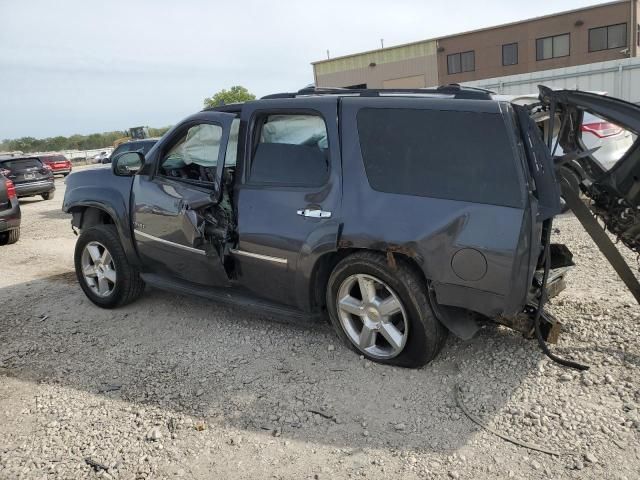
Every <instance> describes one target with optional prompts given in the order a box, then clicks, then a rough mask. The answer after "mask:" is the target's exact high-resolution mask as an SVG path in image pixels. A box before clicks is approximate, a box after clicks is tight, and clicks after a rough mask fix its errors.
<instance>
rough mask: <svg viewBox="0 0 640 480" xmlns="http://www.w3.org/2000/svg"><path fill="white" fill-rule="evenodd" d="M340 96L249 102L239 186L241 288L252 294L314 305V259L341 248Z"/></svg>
mask: <svg viewBox="0 0 640 480" xmlns="http://www.w3.org/2000/svg"><path fill="white" fill-rule="evenodd" d="M337 104H338V103H337V99H336V98H329V97H324V98H319V97H313V98H296V99H278V100H264V101H260V102H255V103H252V104H247V105H246V106H245V107H244V109H243V113H242V122H243V123H245V124H246V125H247V127H248V134H247V135H246V137H245V143H244V148H243V151H244V156H243V160H244V161H243V162H241V166H242V172H241V181H240V182H239V184H238V185H237V187H236V195H235V204H236V208H237V212H238V213H237V231H238V245H237V248H235V249H234V250H233V256H234V259H235V263H236V265H237V270H238V273H239V276H240V281H241V282H242V284H243V285H244V286H245V287H247V288H248V289H250V290H251V291H253V292H254V293H255V294H257V295H259V296H262V297H265V298H268V299H270V300H273V301H276V302H280V303H283V304H287V305H292V306H296V307H299V308H302V309H307V308H308V307H309V304H308V300H309V297H310V293H311V291H310V284H309V282H310V279H311V276H312V269H313V265H314V264H315V261H316V260H317V258H318V257H319V256H320V255H322V254H323V253H325V252H327V251H332V250H335V249H336V244H337V238H338V231H339V226H340V202H341V163H340V145H339V138H338V129H337V120H336V119H337V116H338V110H337Z"/></svg>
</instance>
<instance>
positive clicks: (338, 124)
mask: <svg viewBox="0 0 640 480" xmlns="http://www.w3.org/2000/svg"><path fill="white" fill-rule="evenodd" d="M541 99H542V101H541V102H540V103H539V104H538V106H537V108H538V109H537V110H536V112H537V113H538V114H540V113H541V112H546V113H547V114H548V117H549V118H551V119H555V118H556V117H557V118H558V122H557V125H561V128H564V129H565V130H566V129H567V128H569V127H567V125H568V123H567V122H565V121H564V120H563V118H564V117H563V115H561V114H562V113H563V112H565V113H566V112H569V111H570V110H571V108H574V107H575V104H571V105H569V104H563V103H562V102H561V100H562V99H560V98H559V97H557V98H556V97H554V98H553V99H552V100H549V98H547V99H546V101H545V100H544V99H543V98H542V96H541ZM578 108H581V107H578ZM636 108H637V107H636ZM596 110H597V108H596ZM550 111H551V113H549V112H550ZM532 112H534V111H533V110H532V109H531V108H524V107H521V106H517V105H512V104H511V103H508V102H504V101H497V100H494V98H493V96H492V95H491V93H490V92H486V91H479V90H476V89H467V88H462V87H459V86H447V87H441V88H439V89H433V90H425V89H421V90H402V91H375V90H338V89H334V90H321V89H307V90H302V91H300V92H297V93H287V94H275V95H270V96H267V97H265V98H262V99H260V100H256V101H251V102H247V103H244V104H237V105H227V106H221V107H217V108H213V109H207V110H204V111H202V112H200V113H197V114H195V115H192V116H191V117H188V118H187V119H185V120H183V121H182V122H180V123H179V124H178V125H176V126H175V127H174V128H173V129H172V130H170V131H169V132H168V133H167V134H165V135H164V137H163V138H162V139H161V140H160V141H159V142H158V143H157V144H156V145H155V146H154V147H153V149H152V150H151V151H150V152H148V154H147V155H146V156H145V155H142V154H141V153H139V152H128V153H124V154H122V155H120V156H117V157H115V158H114V159H113V165H112V170H104V169H102V170H91V171H83V172H78V173H74V174H72V175H71V176H70V177H69V178H68V180H67V189H66V194H65V199H64V206H63V209H64V211H66V212H68V213H71V214H73V220H72V224H73V226H74V228H76V229H79V230H80V231H81V233H80V236H79V239H78V242H77V246H76V251H75V266H76V272H77V277H78V281H79V283H80V285H81V287H82V289H83V290H84V292H85V293H86V295H87V296H88V297H89V299H91V301H93V302H94V303H95V304H97V305H99V306H101V307H104V308H113V307H117V306H120V305H123V304H125V303H127V302H131V301H133V300H134V299H136V298H137V297H138V296H139V295H141V294H142V292H143V289H144V286H145V284H151V285H153V286H156V287H160V288H166V289H171V290H174V291H179V292H184V293H191V294H196V295H200V296H204V297H208V298H211V299H213V300H216V301H221V302H234V303H239V304H242V305H246V306H251V307H256V308H259V309H261V310H262V311H263V312H265V313H266V314H269V315H274V316H279V315H293V316H299V317H300V316H302V317H306V318H309V319H322V318H326V316H327V314H328V317H329V318H330V320H331V323H332V324H333V326H334V327H335V329H336V331H337V333H338V335H339V336H340V338H342V339H343V340H344V342H345V343H346V344H347V345H349V346H350V347H351V348H353V349H354V350H356V351H358V352H360V353H362V354H364V355H365V356H366V357H368V358H370V359H372V360H375V361H379V362H384V363H389V364H394V365H400V366H406V367H417V366H420V365H424V364H425V363H427V362H429V361H430V360H431V359H433V358H434V356H435V355H436V354H437V352H438V350H439V349H440V347H441V346H442V344H443V341H444V339H445V337H446V334H447V332H448V331H452V332H453V333H455V334H456V335H458V336H460V337H463V338H469V337H470V336H472V335H473V334H474V333H475V332H476V331H477V329H478V328H479V326H480V325H481V324H482V322H486V321H495V322H499V323H501V324H505V325H508V326H510V327H512V328H516V329H518V330H521V331H522V332H523V333H525V334H527V335H533V332H534V330H536V331H538V332H539V336H540V337H541V338H545V339H550V338H552V337H553V336H554V335H555V333H554V332H555V330H556V326H557V323H556V322H555V320H554V319H553V318H551V317H550V316H548V315H542V313H541V312H540V310H541V308H540V309H538V308H536V306H541V305H542V303H543V300H544V299H545V298H547V297H548V296H551V295H553V294H554V293H557V292H558V291H559V290H560V289H562V288H563V287H564V282H563V278H564V274H565V272H566V270H567V268H568V267H569V266H570V265H572V261H571V254H570V252H569V251H568V250H567V249H566V247H564V246H561V245H550V243H549V235H550V228H551V223H550V222H551V219H552V218H553V216H554V215H556V214H557V213H559V211H560V195H561V192H560V186H559V182H560V178H561V176H559V174H558V172H557V170H558V168H564V169H571V168H572V165H574V164H575V165H577V166H578V167H579V166H580V165H581V164H582V165H583V164H584V162H590V161H592V159H590V158H589V157H588V155H582V156H581V155H580V154H579V153H575V152H576V151H577V150H579V149H578V148H577V147H576V148H570V145H569V143H570V141H571V137H570V134H567V135H568V136H567V138H564V136H562V135H561V136H560V137H561V139H562V142H563V148H564V152H573V153H574V157H575V158H573V157H571V158H569V156H567V155H568V154H567V155H565V156H564V157H562V159H561V160H557V163H556V164H554V159H553V158H552V156H551V153H550V148H549V145H547V144H546V143H545V141H544V139H543V137H542V135H541V129H540V127H539V124H537V123H536V121H535V120H533V119H532ZM600 113H602V112H600ZM577 120H578V121H579V119H577ZM557 125H556V126H557ZM552 130H553V128H552ZM562 131H563V132H564V130H562ZM575 165H574V166H575ZM571 172H574V170H571ZM587 173H588V172H584V168H581V172H578V174H579V175H583V174H584V175H587ZM591 180H593V178H591ZM579 181H580V180H579ZM591 184H593V182H591ZM563 195H565V196H566V193H565V192H564V190H563Z"/></svg>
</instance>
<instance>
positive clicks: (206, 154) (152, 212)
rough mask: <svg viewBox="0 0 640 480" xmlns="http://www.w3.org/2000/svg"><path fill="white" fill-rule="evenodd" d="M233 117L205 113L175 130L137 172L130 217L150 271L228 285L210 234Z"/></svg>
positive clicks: (218, 253)
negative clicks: (206, 216) (208, 219)
mask: <svg viewBox="0 0 640 480" xmlns="http://www.w3.org/2000/svg"><path fill="white" fill-rule="evenodd" d="M234 119H235V115H233V114H228V113H220V112H201V113H199V114H197V115H194V116H192V117H190V118H189V119H187V120H186V121H184V122H183V123H181V124H180V125H179V126H177V127H176V128H174V130H173V131H172V132H170V133H169V134H168V135H167V136H166V137H165V138H163V141H162V142H161V143H159V144H158V145H157V146H156V148H155V149H153V150H152V151H151V152H150V156H149V157H148V158H147V160H148V161H147V162H145V167H144V169H143V170H142V171H141V172H140V174H138V175H136V177H135V179H134V182H133V188H132V199H131V203H132V205H133V212H132V217H133V218H132V220H133V227H134V235H135V239H136V245H137V248H138V252H139V254H140V256H141V258H142V260H143V263H144V265H145V268H146V270H147V271H149V272H152V273H156V274H159V275H162V276H167V277H176V278H178V279H181V280H184V281H188V282H192V283H196V284H200V285H210V286H224V285H227V284H228V283H229V280H228V277H227V274H226V272H225V269H224V267H223V264H222V258H221V256H220V252H219V251H218V250H216V248H215V247H214V246H213V244H212V242H211V241H210V238H211V237H208V236H207V232H208V231H209V230H207V229H208V228H209V225H210V223H209V222H207V221H205V215H207V214H208V213H211V214H213V215H214V216H215V213H216V209H217V208H221V207H220V205H218V201H219V198H220V193H221V190H220V188H221V187H220V185H221V182H220V179H221V177H222V166H223V163H224V158H225V155H226V148H227V144H228V139H229V133H230V129H231V125H232V123H233V121H234Z"/></svg>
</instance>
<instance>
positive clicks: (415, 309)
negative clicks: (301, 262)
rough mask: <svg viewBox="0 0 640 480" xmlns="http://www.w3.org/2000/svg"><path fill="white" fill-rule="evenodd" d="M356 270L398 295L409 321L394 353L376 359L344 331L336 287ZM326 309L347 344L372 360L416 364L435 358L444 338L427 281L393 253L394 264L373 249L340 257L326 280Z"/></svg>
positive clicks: (419, 365) (445, 333)
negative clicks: (402, 342) (398, 348)
mask: <svg viewBox="0 0 640 480" xmlns="http://www.w3.org/2000/svg"><path fill="white" fill-rule="evenodd" d="M355 274H365V275H369V276H372V277H375V278H376V279H379V280H381V281H382V282H384V283H385V284H386V285H387V286H388V287H390V288H391V289H392V290H393V291H394V293H395V294H396V295H397V297H399V300H400V302H401V303H402V306H403V307H404V311H405V312H406V316H407V317H408V318H407V321H408V323H409V328H408V337H407V340H406V343H405V345H404V348H403V349H402V351H401V352H400V353H399V354H398V355H397V356H395V357H393V358H389V359H378V358H374V357H371V356H370V355H368V354H367V352H365V351H363V350H361V349H359V348H358V347H357V346H356V345H355V344H354V343H352V341H351V340H350V339H349V337H348V336H347V334H346V333H345V331H344V329H343V327H342V324H341V322H340V319H339V315H338V309H337V298H338V291H339V289H340V286H341V285H342V283H343V282H344V281H345V280H346V279H347V278H349V277H351V276H352V275H355ZM326 295H327V309H328V311H329V318H330V319H331V323H332V325H333V327H334V328H335V330H336V333H337V334H338V337H340V339H341V340H342V341H343V342H344V343H345V344H346V345H347V346H349V348H351V349H352V350H354V351H355V352H357V353H359V354H363V355H365V356H366V357H367V358H369V359H370V360H372V361H375V362H378V363H385V364H389V365H396V366H399V367H407V368H418V367H421V366H423V365H426V364H427V363H429V362H430V361H431V360H433V359H434V358H435V356H436V355H437V353H438V352H439V351H440V349H441V348H442V346H443V345H444V341H445V340H446V338H447V333H448V331H447V329H446V328H445V327H444V326H443V325H442V324H441V323H440V322H439V321H438V320H437V319H436V317H435V315H434V314H433V311H432V309H431V305H430V303H429V298H428V293H427V285H426V284H425V281H424V279H423V278H422V277H421V276H420V275H419V273H418V272H416V270H415V269H414V268H413V267H412V266H411V265H409V263H408V262H405V261H404V260H402V259H398V258H397V257H396V268H395V269H392V268H390V267H389V265H388V263H387V260H386V257H385V256H384V255H382V254H379V253H375V252H364V251H363V252H358V253H354V254H353V255H350V256H348V257H346V258H344V259H343V260H341V261H340V262H339V263H338V264H337V265H336V267H335V268H334V270H333V272H332V273H331V276H330V277H329V281H328V284H327V293H326Z"/></svg>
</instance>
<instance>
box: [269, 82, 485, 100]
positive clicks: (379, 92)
mask: <svg viewBox="0 0 640 480" xmlns="http://www.w3.org/2000/svg"><path fill="white" fill-rule="evenodd" d="M493 93H495V92H493V91H491V90H485V89H484V88H476V87H466V86H461V85H458V84H457V83H452V84H449V85H442V86H440V87H437V88H340V87H336V88H333V87H331V88H327V87H305V88H303V89H301V90H298V91H297V92H283V93H272V94H271V95H265V96H264V97H262V99H274V98H296V97H303V96H313V95H349V96H360V97H379V96H383V95H403V94H405V95H419V94H424V95H452V96H453V97H454V98H466V99H475V100H490V99H491V94H493Z"/></svg>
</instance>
